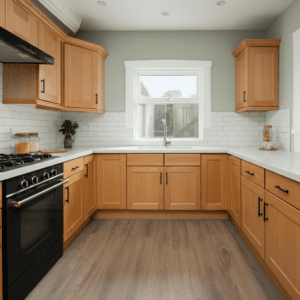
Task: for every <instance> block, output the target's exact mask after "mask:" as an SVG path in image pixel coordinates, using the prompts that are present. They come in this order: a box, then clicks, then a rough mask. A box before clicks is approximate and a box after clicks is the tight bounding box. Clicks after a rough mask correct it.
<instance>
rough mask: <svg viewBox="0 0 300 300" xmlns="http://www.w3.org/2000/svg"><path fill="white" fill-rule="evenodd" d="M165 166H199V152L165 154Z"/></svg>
mask: <svg viewBox="0 0 300 300" xmlns="http://www.w3.org/2000/svg"><path fill="white" fill-rule="evenodd" d="M164 165H165V166H200V154H165V163H164Z"/></svg>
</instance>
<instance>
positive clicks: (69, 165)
mask: <svg viewBox="0 0 300 300" xmlns="http://www.w3.org/2000/svg"><path fill="white" fill-rule="evenodd" d="M81 171H83V157H79V158H76V159H73V160H70V161H67V162H65V163H64V178H68V177H70V176H72V175H74V174H76V173H79V172H81Z"/></svg>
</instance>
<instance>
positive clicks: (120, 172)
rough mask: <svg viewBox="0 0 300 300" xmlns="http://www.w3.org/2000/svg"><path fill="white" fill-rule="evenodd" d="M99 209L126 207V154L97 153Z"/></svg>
mask: <svg viewBox="0 0 300 300" xmlns="http://www.w3.org/2000/svg"><path fill="white" fill-rule="evenodd" d="M97 195H98V208H99V209H126V154H98V155H97Z"/></svg>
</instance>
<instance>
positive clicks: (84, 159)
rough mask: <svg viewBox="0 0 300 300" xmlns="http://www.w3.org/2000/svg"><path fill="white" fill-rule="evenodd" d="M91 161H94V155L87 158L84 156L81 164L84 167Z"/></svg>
mask: <svg viewBox="0 0 300 300" xmlns="http://www.w3.org/2000/svg"><path fill="white" fill-rule="evenodd" d="M93 160H95V155H93V154H92V155H88V156H85V157H84V158H83V164H84V165H86V164H89V163H90V162H92V161H93Z"/></svg>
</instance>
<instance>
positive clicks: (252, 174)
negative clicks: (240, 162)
mask: <svg viewBox="0 0 300 300" xmlns="http://www.w3.org/2000/svg"><path fill="white" fill-rule="evenodd" d="M245 172H246V173H248V174H249V175H251V176H254V173H250V171H245Z"/></svg>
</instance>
